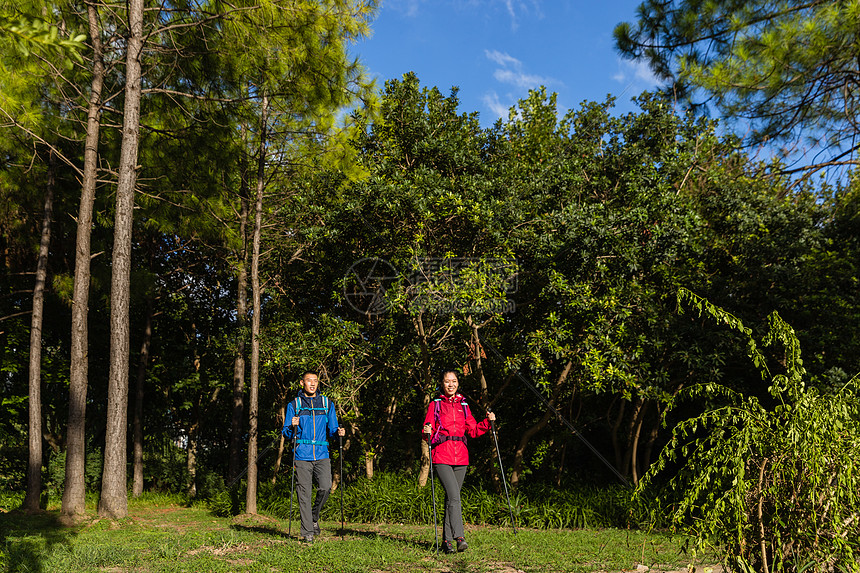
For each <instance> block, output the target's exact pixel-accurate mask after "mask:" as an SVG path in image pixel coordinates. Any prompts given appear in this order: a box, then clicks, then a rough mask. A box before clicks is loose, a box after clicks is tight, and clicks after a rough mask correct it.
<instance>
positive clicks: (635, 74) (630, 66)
mask: <svg viewBox="0 0 860 573" xmlns="http://www.w3.org/2000/svg"><path fill="white" fill-rule="evenodd" d="M617 61H618V71H616V72H615V74H614V75H613V76H612V79H613V80H615V81H616V82H618V83H620V84H625V88H624V92H626V91H628V90H630V89H633V90H635V91H637V92H638V91H643V90H652V89H654V88H656V87H657V86H659V85H660V80H659V79H657V76H655V75H654V72H652V71H651V68H649V67H648V64H646V63H645V62H642V61H631V60H627V59H623V58H617ZM624 92H622V93H624Z"/></svg>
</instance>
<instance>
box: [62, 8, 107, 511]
mask: <svg viewBox="0 0 860 573" xmlns="http://www.w3.org/2000/svg"><path fill="white" fill-rule="evenodd" d="M87 15H88V21H89V32H90V34H89V35H90V42H91V44H92V48H93V56H92V58H93V78H92V81H91V84H90V100H89V105H88V109H87V137H86V142H85V143H84V173H83V181H82V185H81V204H80V206H79V207H78V227H77V238H76V240H75V286H74V292H73V294H72V300H73V302H72V333H71V355H70V359H69V366H70V367H69V422H68V429H67V431H66V475H65V484H64V487H63V504H62V510H61V511H62V515H63V516H64V517H66V518H74V517H76V516H79V515H83V514H84V511H85V507H84V503H85V494H86V492H85V491H84V468H85V465H86V452H85V442H86V427H85V426H86V408H87V377H88V376H89V364H88V357H87V346H88V343H89V335H88V329H87V314H88V306H89V293H90V233H91V228H92V221H93V202H94V201H95V196H96V174H97V164H98V148H99V130H100V123H99V116H100V114H101V105H102V102H101V97H102V85H103V83H104V61H103V59H102V57H103V55H102V44H101V40H100V36H99V34H100V32H101V30H100V22H99V14H98V8H97V6H96V3H95V2H87Z"/></svg>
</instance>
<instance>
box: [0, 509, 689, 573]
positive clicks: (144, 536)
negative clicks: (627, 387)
mask: <svg viewBox="0 0 860 573" xmlns="http://www.w3.org/2000/svg"><path fill="white" fill-rule="evenodd" d="M177 499H178V498H177ZM156 500H159V501H169V500H168V499H166V498H150V499H149V500H146V499H140V500H135V501H134V502H132V501H131V500H130V502H129V516H128V517H127V518H125V519H121V520H106V519H99V518H97V517H96V516H95V515H94V513H89V514H88V516H87V518H86V519H85V520H84V521H83V522H82V523H80V524H79V525H77V526H74V527H63V526H62V525H60V524H59V522H58V520H57V512H56V511H55V510H52V511H51V512H48V513H45V514H41V515H36V516H26V515H24V514H22V513H19V512H11V513H2V514H0V570H4V571H9V572H16V573H17V572H24V571H40V572H41V571H69V572H72V571H74V572H79V571H80V572H88V571H92V572H104V571H135V572H168V571H171V572H172V571H189V572H195V573H199V572H204V571H205V572H209V571H215V572H221V571H223V572H228V571H229V572H233V571H240V572H241V571H248V572H251V571H307V572H326V573H338V572H344V573H347V572H349V573H358V572H395V571H430V572H443V571H458V572H476V573H477V572H486V571H504V572H510V573H513V572H514V571H526V572H532V571H534V572H537V571H541V572H543V571H583V572H584V571H596V570H604V571H621V570H629V569H631V568H635V566H636V565H637V564H640V563H641V564H644V565H647V566H648V567H650V568H651V569H658V570H678V569H686V568H687V566H688V565H689V564H690V563H694V562H695V561H694V560H693V559H692V557H691V556H690V555H685V554H684V553H683V552H682V549H681V548H682V545H683V542H684V539H683V538H681V537H677V536H671V535H668V534H662V533H656V534H649V533H645V532H642V531H635V530H620V529H600V530H598V529H594V530H590V529H577V530H570V529H561V530H549V531H547V530H538V529H519V530H518V533H517V534H514V533H513V531H512V529H511V528H510V527H490V526H472V525H468V526H467V539H468V541H469V545H470V547H469V550H468V551H467V552H465V553H462V554H457V555H444V554H441V553H439V554H436V553H434V552H433V542H434V532H433V525H432V522H431V523H429V524H427V525H399V524H356V523H347V524H346V527H345V530H344V531H343V532H342V536H341V535H340V533H341V532H339V528H340V522H339V521H337V522H334V521H325V522H323V523H322V527H323V533H322V535H320V536H319V537H318V538H317V540H316V542H315V543H314V544H313V545H306V544H304V543H301V542H300V541H299V540H298V535H297V533H298V523H297V522H296V521H293V522H292V524H291V527H290V524H289V523H288V521H287V520H284V519H278V518H274V517H269V516H265V515H259V516H247V515H240V516H237V517H235V518H222V517H215V516H214V515H213V514H212V513H211V512H210V511H208V510H206V509H205V508H202V507H187V506H186V505H183V504H178V503H164V504H162V503H155V501H156ZM174 501H175V500H174ZM288 528H289V529H291V531H290V533H291V535H290V534H288Z"/></svg>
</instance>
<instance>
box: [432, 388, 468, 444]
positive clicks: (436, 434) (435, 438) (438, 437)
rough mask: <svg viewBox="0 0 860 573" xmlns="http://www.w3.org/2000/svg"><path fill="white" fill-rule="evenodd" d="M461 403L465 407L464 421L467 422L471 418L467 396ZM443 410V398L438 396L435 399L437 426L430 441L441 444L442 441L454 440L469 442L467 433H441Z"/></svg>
mask: <svg viewBox="0 0 860 573" xmlns="http://www.w3.org/2000/svg"><path fill="white" fill-rule="evenodd" d="M460 405H461V406H462V407H463V423H464V424H465V421H466V420H468V419H469V405H468V404H467V403H466V399H465V398H463V399H462V400H461V401H460ZM441 410H442V399H441V398H436V399H435V400H433V425H434V426H436V431H435V432H434V433H433V436H432V437H431V438H430V443H431V444H441V443H442V442H447V441H448V440H453V441H455V442H463V443H464V444H466V443H467V442H468V436H466V435H465V434H464V435H462V436H443V435H440V434H439V432H440V431H441V429H442V421H441V420H442V418H441V415H440V412H441Z"/></svg>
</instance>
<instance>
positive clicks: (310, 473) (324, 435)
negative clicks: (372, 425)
mask: <svg viewBox="0 0 860 573" xmlns="http://www.w3.org/2000/svg"><path fill="white" fill-rule="evenodd" d="M318 386H319V376H318V375H317V373H316V372H310V371H309V372H305V373H304V374H302V389H301V390H300V391H299V394H298V396H296V399H295V400H292V401H291V402H290V403H289V404H287V411H286V415H285V416H284V428H283V430H282V431H283V434H284V436H285V437H286V438H287V439H288V440H290V439H292V438H293V432H294V431H295V432H296V434H295V435H296V450H295V452H294V455H295V461H296V467H295V472H296V493H298V496H299V514H300V515H301V521H302V525H301V536H302V539H303V540H304V541H306V542H307V543H313V541H314V535H319V533H320V527H319V519H320V511H322V507H323V505H325V502H326V500H327V499H328V496H329V495H330V494H331V459H330V458H329V454H328V438H329V436H332V435H334V434H335V433H337V434H338V435H339V436H343V435H344V434H346V432H345V431H344V429H343V428H341V427H339V426H338V423H337V414H336V413H335V410H334V403H333V402H332V401H331V400H329V399H328V398H327V397H326V396H323V395H321V394H317V387H318ZM287 422H289V425H288V424H287ZM313 480H316V482H317V498H316V503H314V505H313V508H311V494H312V491H311V490H312V488H313V483H312V481H313Z"/></svg>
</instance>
